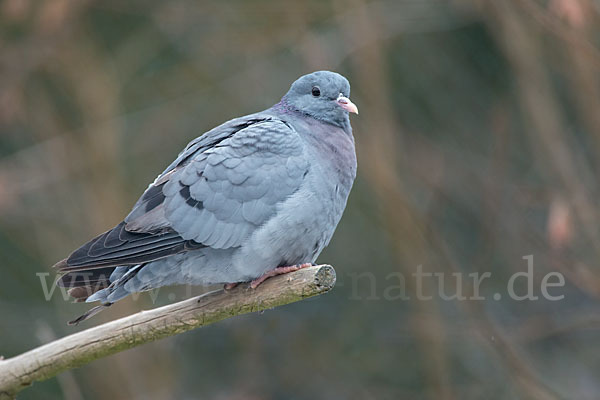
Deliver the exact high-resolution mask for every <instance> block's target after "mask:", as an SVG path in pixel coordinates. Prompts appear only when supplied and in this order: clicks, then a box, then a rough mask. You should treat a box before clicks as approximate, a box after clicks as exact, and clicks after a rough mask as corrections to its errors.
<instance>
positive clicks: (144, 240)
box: [58, 117, 309, 272]
mask: <svg viewBox="0 0 600 400" xmlns="http://www.w3.org/2000/svg"><path fill="white" fill-rule="evenodd" d="M234 121H236V122H235V123H233V124H232V123H229V124H225V125H223V126H222V127H225V128H226V129H223V130H221V131H219V127H218V128H215V129H214V130H213V131H210V132H208V133H207V134H206V135H204V136H202V137H200V138H198V139H196V140H194V141H193V142H191V143H190V144H189V145H188V146H187V147H186V149H185V150H184V151H183V152H182V153H181V154H180V155H179V157H178V158H177V160H175V162H173V163H172V164H171V165H170V166H169V167H168V168H167V169H166V170H165V171H164V172H163V173H162V174H161V175H159V177H158V178H157V179H156V180H155V182H154V183H153V184H151V185H150V186H149V187H148V189H147V190H146V191H145V192H144V194H143V195H142V197H141V198H140V199H139V200H138V202H137V203H136V205H135V206H134V208H133V210H132V211H131V213H130V214H129V215H128V216H127V217H126V218H125V220H124V221H123V222H122V223H121V224H119V225H118V226H117V227H115V228H114V229H112V230H110V231H108V232H106V233H105V234H103V235H100V236H99V237H97V238H96V239H94V240H92V241H91V242H89V243H87V244H85V245H84V246H82V247H81V248H80V249H78V250H76V251H75V252H74V253H73V254H72V255H71V256H70V257H69V258H68V259H67V260H65V262H64V264H63V265H58V266H59V268H60V269H61V270H62V271H65V272H68V271H76V270H82V269H89V268H94V267H105V266H109V265H133V264H138V263H141V262H148V261H151V260H154V259H158V258H162V257H165V256H168V255H171V254H175V253H178V252H181V251H184V250H186V249H188V248H193V247H198V246H210V247H212V248H218V249H226V248H231V247H237V246H240V245H241V243H242V242H243V241H244V239H245V238H247V237H248V235H249V234H250V233H252V232H253V231H254V230H255V229H256V228H258V227H259V226H261V225H262V224H264V223H265V222H266V221H267V220H268V219H269V218H271V217H272V216H273V215H274V214H275V212H276V209H277V204H278V203H280V202H282V201H283V200H285V199H286V198H287V197H288V196H290V195H291V194H293V193H294V192H295V191H296V190H298V188H299V187H300V185H301V183H302V180H303V179H304V176H305V175H306V172H307V171H308V168H309V164H308V159H307V157H306V155H305V153H304V145H303V141H302V140H301V139H300V137H299V136H298V134H297V132H296V131H295V130H294V129H293V128H292V127H291V126H289V125H288V124H287V123H285V122H284V121H282V120H279V119H276V118H274V117H263V118H256V117H252V118H247V119H238V120H234Z"/></svg>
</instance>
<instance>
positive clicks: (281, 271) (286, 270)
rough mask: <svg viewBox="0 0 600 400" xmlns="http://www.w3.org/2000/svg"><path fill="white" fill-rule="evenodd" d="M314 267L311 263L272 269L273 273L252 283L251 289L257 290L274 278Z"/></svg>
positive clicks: (270, 272)
mask: <svg viewBox="0 0 600 400" xmlns="http://www.w3.org/2000/svg"><path fill="white" fill-rule="evenodd" d="M307 267H312V264H311V263H305V264H298V265H290V266H289V267H277V268H275V269H272V270H271V271H269V272H267V273H265V274H264V275H263V276H261V277H258V278H256V279H255V280H253V281H252V282H250V287H251V288H252V289H256V288H257V287H258V286H259V285H260V284H261V283H263V282H264V281H266V280H267V279H269V278H270V277H272V276H277V275H283V274H287V273H290V272H294V271H298V270H299V269H302V268H307Z"/></svg>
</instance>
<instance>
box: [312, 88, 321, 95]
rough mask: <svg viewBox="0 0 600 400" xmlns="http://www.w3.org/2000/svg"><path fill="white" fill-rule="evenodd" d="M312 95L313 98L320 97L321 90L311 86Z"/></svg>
mask: <svg viewBox="0 0 600 400" xmlns="http://www.w3.org/2000/svg"><path fill="white" fill-rule="evenodd" d="M312 95H313V96H315V97H319V96H320V95H321V89H319V87H318V86H313V88H312Z"/></svg>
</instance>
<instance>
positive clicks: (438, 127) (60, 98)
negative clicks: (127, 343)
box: [0, 0, 600, 400]
mask: <svg viewBox="0 0 600 400" xmlns="http://www.w3.org/2000/svg"><path fill="white" fill-rule="evenodd" d="M599 38H600V3H599V2H597V1H595V0H544V1H542V0H539V1H538V0H506V1H504V0H503V1H496V0H454V1H450V0H446V1H438V0H374V1H361V0H344V1H342V0H338V1H304V2H293V3H292V2H283V1H256V2H244V1H239V0H238V1H231V2H219V1H205V2H197V1H192V0H177V1H168V2H166V1H158V0H155V1H144V2H142V1H122V0H119V1H116V0H103V1H84V0H48V1H33V0H3V1H0V55H1V56H0V254H1V257H2V274H3V275H2V279H1V280H0V313H1V314H0V315H1V319H2V322H1V323H0V354H2V355H4V356H5V357H11V356H14V355H16V354H19V353H21V352H23V351H26V350H28V349H30V348H33V347H35V346H38V345H40V344H42V343H46V342H48V341H50V340H52V339H53V338H57V337H61V336H64V335H67V334H69V333H72V332H74V331H78V330H82V329H85V328H86V327H89V326H93V325H96V324H99V323H101V322H104V321H108V320H112V319H115V318H118V317H121V316H124V315H127V314H130V313H133V312H136V311H138V310H140V309H144V308H150V307H155V306H157V305H160V304H165V303H168V302H171V301H172V300H173V296H171V297H170V298H169V296H167V295H166V294H167V292H163V293H162V294H161V295H160V296H159V298H158V300H157V302H156V303H154V304H153V303H152V301H151V300H150V298H149V296H146V295H142V296H141V297H140V298H139V299H138V300H137V301H133V300H130V299H127V300H124V301H122V302H121V303H119V304H118V305H115V306H114V307H111V309H109V310H107V311H105V312H104V313H102V314H101V315H99V316H98V317H96V318H95V319H94V320H91V321H89V323H85V324H83V326H79V327H67V326H66V324H65V323H66V321H68V320H70V319H72V318H73V317H75V316H77V315H79V314H81V313H82V312H83V311H84V310H86V309H87V308H89V306H87V305H81V304H77V305H76V304H70V303H68V302H65V300H64V299H63V298H62V296H61V294H60V293H58V292H56V293H55V294H54V295H53V296H52V298H51V300H50V301H46V300H45V299H44V291H43V288H42V285H41V280H40V276H39V275H36V274H39V273H45V275H41V278H42V280H45V282H47V284H48V285H51V284H52V280H53V279H54V274H53V273H52V271H51V270H50V266H51V265H52V264H54V263H55V262H56V261H58V260H60V259H62V258H63V257H65V256H66V255H68V253H69V252H70V251H71V250H73V249H75V248H76V247H77V246H79V245H80V244H82V243H83V242H84V241H86V240H87V239H90V238H91V237H93V236H95V235H96V234H98V233H101V232H103V231H105V230H107V229H109V228H111V227H112V226H114V225H115V224H117V223H118V222H119V221H120V220H121V219H122V218H123V217H124V216H125V215H126V214H127V213H128V211H129V210H130V207H131V206H132V205H133V203H134V202H135V201H136V200H137V198H138V196H139V195H140V194H141V193H142V192H143V190H144V189H145V188H146V186H147V184H148V183H149V182H150V181H151V180H153V179H154V177H155V176H156V175H157V174H158V173H159V172H161V171H162V170H163V169H164V168H165V167H166V165H168V164H169V163H170V162H171V160H172V159H174V157H175V156H176V154H177V153H178V152H179V151H180V150H181V149H182V148H183V147H184V146H185V144H186V143H187V142H188V141H190V140H191V139H193V138H195V137H196V136H198V135H199V134H201V133H203V132H205V131H207V130H208V129H210V128H212V127H214V126H216V125H218V124H220V123H222V122H224V121H226V120H228V119H230V118H233V117H237V116H241V115H245V114H248V113H252V112H255V111H258V110H262V109H264V108H267V107H269V106H271V105H272V104H274V103H276V102H277V101H278V100H279V98H280V97H281V96H282V95H283V94H284V93H285V92H286V91H287V90H288V87H289V85H290V84H291V82H292V81H293V80H295V79H296V78H297V77H299V76H300V75H303V74H305V73H308V72H312V71H314V70H320V69H330V70H335V71H338V72H340V73H342V74H343V75H345V76H346V77H348V79H349V80H350V82H351V84H352V96H351V97H352V100H353V101H354V102H355V103H356V104H357V105H358V107H359V108H360V115H359V116H352V124H353V127H354V134H355V138H356V142H357V153H358V160H359V161H358V163H359V171H358V178H357V181H356V183H355V187H354V190H353V192H352V193H351V196H350V199H349V203H348V207H347V209H346V213H345V215H344V218H343V219H342V222H341V223H340V226H339V227H338V230H337V233H336V235H335V236H334V238H333V241H332V242H331V245H330V246H329V248H327V249H326V251H325V252H324V253H323V254H322V255H321V257H320V260H319V261H321V262H324V263H330V264H332V265H333V266H334V267H335V268H336V270H337V273H338V285H337V286H336V287H335V288H334V290H333V291H332V292H331V293H329V294H327V295H325V296H321V297H318V298H316V299H312V300H308V301H303V302H300V303H296V304H293V305H289V306H285V307H280V308H278V309H275V310H270V311H267V312H264V313H262V314H253V315H247V316H243V317H238V318H234V319H229V320H227V321H223V322H220V323H217V324H215V325H212V326H210V327H206V328H203V329H199V330H195V331H192V332H189V333H185V334H182V335H178V336H176V337H171V338H168V339H165V340H162V341H160V342H157V343H151V344H147V345H144V346H142V347H138V348H136V349H133V350H129V351H126V352H124V353H121V354H118V355H114V356H111V357H108V358H104V359H102V360H99V361H95V362H93V363H91V364H89V365H87V366H84V367H82V368H79V369H77V370H74V371H71V372H69V373H65V374H62V375H60V376H59V377H58V378H55V379H51V380H49V381H46V382H42V383H36V384H35V385H34V386H33V387H31V388H28V389H26V390H25V391H23V392H22V394H21V396H20V398H21V399H41V398H43V399H68V400H76V399H106V398H112V399H198V398H202V399H399V398H402V399H567V398H569V399H597V398H598V396H599V395H598V393H600V381H599V380H598V376H599V375H600V335H599V330H600V310H599V308H598V306H599V296H600V263H599V260H600V229H599V226H600V224H599V222H600V207H599V205H598V201H597V199H598V198H599V195H600V185H599V179H598V176H599V172H600V171H599V170H600V161H599V160H600V159H599V157H598V156H599V155H600V74H599V72H600V47H599V46H600V43H599ZM529 255H533V257H534V258H533V260H534V263H533V267H534V270H533V272H534V273H533V274H532V277H531V278H532V279H531V282H532V287H533V293H534V295H536V296H538V297H539V299H538V300H536V301H529V300H524V301H516V300H514V299H511V298H509V297H508V296H506V295H505V294H506V290H507V282H508V281H509V280H510V277H511V276H514V274H515V273H518V272H523V271H526V270H527V261H526V260H524V259H523V257H525V256H529ZM419 266H421V268H422V271H423V272H424V273H438V276H441V277H442V278H443V279H439V280H437V279H432V278H430V279H427V280H424V281H423V282H424V285H423V287H421V288H419V287H418V285H417V284H416V283H415V281H414V279H411V276H412V275H411V274H413V273H415V271H417V268H418V267H419ZM485 272H489V273H490V275H491V277H489V278H487V279H486V280H485V281H484V282H483V283H482V285H481V287H480V295H481V297H484V298H485V300H477V301H476V300H463V301H460V300H457V299H454V300H447V299H445V298H444V297H443V296H441V295H440V293H441V290H442V289H443V291H444V293H457V292H458V291H460V292H461V293H463V294H465V295H467V296H468V295H469V294H473V293H474V292H473V289H474V288H473V280H472V279H469V278H466V277H468V274H473V273H478V274H480V275H481V274H483V273H485ZM550 272H559V273H560V274H562V276H564V279H565V284H564V286H563V287H554V288H552V289H551V290H550V294H551V295H553V296H564V298H562V300H559V301H550V300H547V299H545V298H544V297H543V296H541V292H540V285H541V284H542V283H543V279H544V277H545V276H546V274H548V273H550ZM457 273H462V274H463V275H462V276H464V277H465V279H464V280H463V281H457V280H456V279H455V276H460V275H452V274H457ZM401 277H404V278H405V279H404V281H402V280H401ZM403 282H404V284H402V283H403ZM457 282H458V283H457ZM515 282H517V283H516V284H515V285H516V289H515V290H516V292H518V293H525V292H526V291H527V289H528V283H527V282H526V279H524V278H523V277H521V278H519V279H518V280H516V281H515ZM552 282H556V280H555V279H552ZM402 287H403V288H404V293H403V291H402ZM199 290H201V289H194V291H195V292H194V293H199ZM418 290H422V291H423V293H425V294H431V295H432V299H431V300H421V301H419V300H417V299H416V298H415V297H416V294H418V293H417V291H418ZM172 293H175V294H176V298H177V299H182V298H185V297H186V296H189V291H188V290H187V289H186V288H174V289H172V290H171V291H170V292H169V294H172ZM495 293H500V294H502V297H501V299H498V298H497V297H494V296H493V294H495ZM403 295H404V296H403ZM404 297H410V298H411V300H407V299H404Z"/></svg>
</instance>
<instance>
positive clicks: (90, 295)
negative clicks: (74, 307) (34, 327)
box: [57, 264, 145, 325]
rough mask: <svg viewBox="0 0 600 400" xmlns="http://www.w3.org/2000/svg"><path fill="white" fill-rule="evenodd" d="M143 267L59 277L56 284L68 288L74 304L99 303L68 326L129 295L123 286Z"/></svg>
mask: <svg viewBox="0 0 600 400" xmlns="http://www.w3.org/2000/svg"><path fill="white" fill-rule="evenodd" d="M144 265H145V264H139V265H136V266H133V267H106V268H95V269H89V270H80V271H73V272H69V273H67V274H65V275H63V276H62V277H60V279H59V280H58V282H57V284H58V285H59V286H62V287H66V288H69V292H68V293H69V295H70V296H71V297H73V298H74V299H75V301H76V302H83V301H85V302H94V301H100V302H101V304H100V305H99V306H96V307H94V308H91V309H89V310H88V311H86V312H85V313H84V314H83V315H81V316H79V317H77V318H75V319H74V320H72V321H69V322H68V324H69V325H77V324H79V323H80V322H82V321H85V320H86V319H88V318H91V317H93V316H94V315H96V314H98V313H99V312H100V311H103V310H105V309H107V308H108V307H110V306H111V305H112V304H113V303H114V302H116V301H118V300H120V299H122V298H123V297H126V296H127V295H129V294H130V292H129V291H127V290H125V288H124V285H125V284H126V283H127V282H129V281H130V280H131V279H132V278H133V277H135V276H136V275H137V273H138V272H139V270H140V269H141V268H142V267H144Z"/></svg>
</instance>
